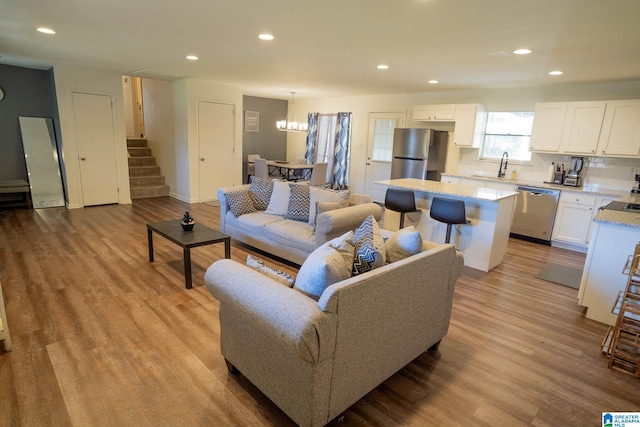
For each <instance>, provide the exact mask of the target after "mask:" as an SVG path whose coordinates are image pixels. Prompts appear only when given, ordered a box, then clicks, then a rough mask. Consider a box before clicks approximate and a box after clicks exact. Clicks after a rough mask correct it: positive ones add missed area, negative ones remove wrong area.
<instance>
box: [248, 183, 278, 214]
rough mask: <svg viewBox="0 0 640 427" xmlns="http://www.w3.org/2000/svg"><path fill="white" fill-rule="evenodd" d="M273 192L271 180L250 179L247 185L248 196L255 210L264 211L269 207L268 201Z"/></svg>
mask: <svg viewBox="0 0 640 427" xmlns="http://www.w3.org/2000/svg"><path fill="white" fill-rule="evenodd" d="M272 192H273V180H271V179H264V178H260V177H258V176H252V177H251V184H250V185H249V194H251V199H252V200H253V206H255V208H256V210H259V211H264V210H266V209H267V206H269V200H271V193H272Z"/></svg>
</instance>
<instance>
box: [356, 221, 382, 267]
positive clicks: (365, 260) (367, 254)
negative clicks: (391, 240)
mask: <svg viewBox="0 0 640 427" xmlns="http://www.w3.org/2000/svg"><path fill="white" fill-rule="evenodd" d="M353 246H354V248H355V251H354V256H353V268H352V271H351V274H352V275H353V276H356V275H358V274H362V273H366V272H367V271H371V270H373V269H374V268H378V267H381V266H383V265H384V263H385V260H384V256H385V254H384V240H383V239H382V234H381V233H380V227H379V226H378V222H377V221H376V219H375V218H374V217H373V215H369V217H367V219H365V220H364V222H363V223H362V224H360V227H358V228H357V229H356V230H355V231H354V232H353Z"/></svg>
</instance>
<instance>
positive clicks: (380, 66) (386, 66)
mask: <svg viewBox="0 0 640 427" xmlns="http://www.w3.org/2000/svg"><path fill="white" fill-rule="evenodd" d="M388 69H389V66H388V65H384V64H380V65H378V70H388Z"/></svg>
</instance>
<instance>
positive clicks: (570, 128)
mask: <svg viewBox="0 0 640 427" xmlns="http://www.w3.org/2000/svg"><path fill="white" fill-rule="evenodd" d="M606 105H607V104H606V102H604V101H602V102H600V101H596V102H571V103H569V104H568V106H567V112H566V115H565V122H564V126H563V129H562V141H561V143H560V151H561V152H562V153H566V154H585V155H589V154H591V155H593V154H595V153H596V148H597V146H598V139H599V137H600V128H601V127H602V119H603V118H604V111H605V107H606Z"/></svg>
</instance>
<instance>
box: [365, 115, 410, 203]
mask: <svg viewBox="0 0 640 427" xmlns="http://www.w3.org/2000/svg"><path fill="white" fill-rule="evenodd" d="M404 117H405V113H404V112H396V113H369V133H368V137H367V167H366V178H365V194H368V195H369V196H371V197H372V198H373V200H374V201H375V202H379V203H384V195H385V193H386V191H387V186H386V185H379V184H376V183H375V182H376V181H382V180H387V179H390V178H391V153H392V151H393V130H394V129H395V128H397V127H402V126H404Z"/></svg>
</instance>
